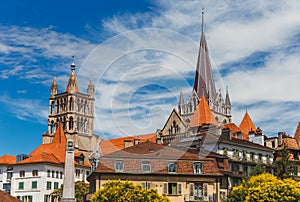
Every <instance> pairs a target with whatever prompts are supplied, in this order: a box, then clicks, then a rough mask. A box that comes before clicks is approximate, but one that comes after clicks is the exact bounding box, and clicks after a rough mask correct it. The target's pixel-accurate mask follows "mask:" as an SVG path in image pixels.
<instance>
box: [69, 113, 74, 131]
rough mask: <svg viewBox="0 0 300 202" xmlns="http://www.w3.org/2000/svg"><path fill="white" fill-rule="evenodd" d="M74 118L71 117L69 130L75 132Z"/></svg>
mask: <svg viewBox="0 0 300 202" xmlns="http://www.w3.org/2000/svg"><path fill="white" fill-rule="evenodd" d="M73 124H74V122H73V117H72V116H71V117H70V119H69V130H73Z"/></svg>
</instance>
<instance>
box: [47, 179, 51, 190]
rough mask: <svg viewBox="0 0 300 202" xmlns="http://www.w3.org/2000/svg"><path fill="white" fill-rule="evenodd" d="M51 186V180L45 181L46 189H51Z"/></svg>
mask: <svg viewBox="0 0 300 202" xmlns="http://www.w3.org/2000/svg"><path fill="white" fill-rule="evenodd" d="M51 188H52V182H50V181H47V182H46V189H47V190H51Z"/></svg>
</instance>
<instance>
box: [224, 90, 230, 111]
mask: <svg viewBox="0 0 300 202" xmlns="http://www.w3.org/2000/svg"><path fill="white" fill-rule="evenodd" d="M225 106H228V107H231V102H230V97H229V92H228V86H226V98H225Z"/></svg>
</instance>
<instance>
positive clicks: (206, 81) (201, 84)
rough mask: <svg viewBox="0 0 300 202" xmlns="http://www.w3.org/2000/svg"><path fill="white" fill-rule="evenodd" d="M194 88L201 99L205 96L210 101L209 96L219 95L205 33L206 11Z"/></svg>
mask: <svg viewBox="0 0 300 202" xmlns="http://www.w3.org/2000/svg"><path fill="white" fill-rule="evenodd" d="M193 88H194V90H195V91H196V93H197V95H198V96H199V97H202V95H204V96H205V97H206V99H209V97H208V96H210V97H211V98H212V99H214V98H215V97H216V94H217V92H216V87H215V83H214V80H213V74H212V67H211V62H210V58H209V52H208V47H207V43H206V38H205V32H204V9H202V33H201V40H200V47H199V53H198V61H197V66H196V73H195V79H194V87H193Z"/></svg>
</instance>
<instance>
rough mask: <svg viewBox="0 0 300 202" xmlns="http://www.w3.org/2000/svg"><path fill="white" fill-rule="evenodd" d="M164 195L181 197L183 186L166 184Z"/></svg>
mask: <svg viewBox="0 0 300 202" xmlns="http://www.w3.org/2000/svg"><path fill="white" fill-rule="evenodd" d="M163 190H164V194H168V195H181V194H182V190H181V184H180V183H164V187H163Z"/></svg>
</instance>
